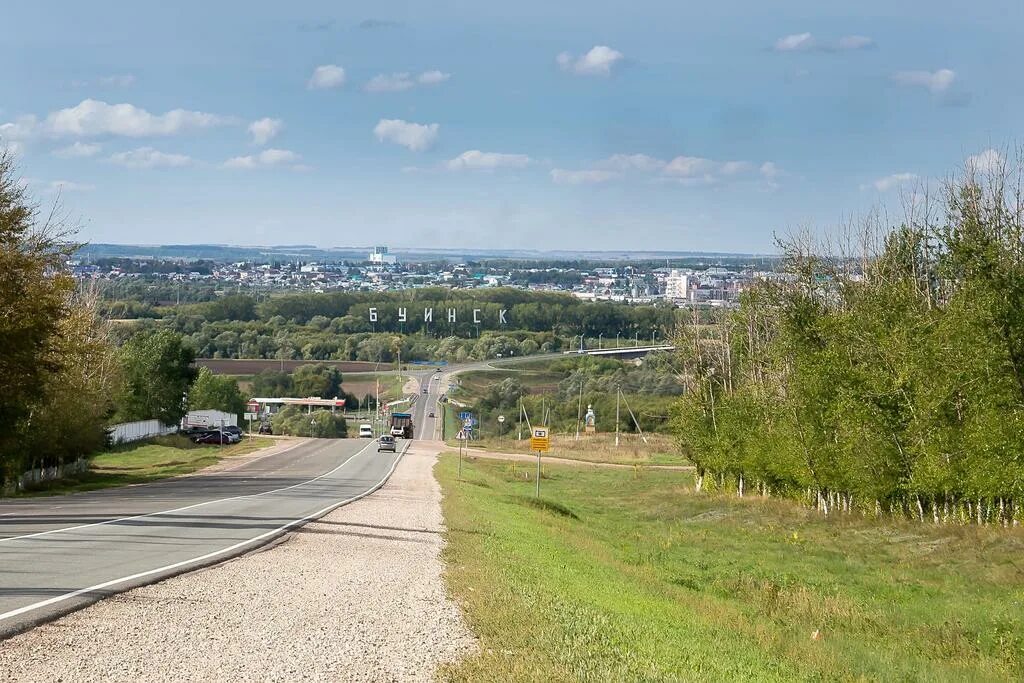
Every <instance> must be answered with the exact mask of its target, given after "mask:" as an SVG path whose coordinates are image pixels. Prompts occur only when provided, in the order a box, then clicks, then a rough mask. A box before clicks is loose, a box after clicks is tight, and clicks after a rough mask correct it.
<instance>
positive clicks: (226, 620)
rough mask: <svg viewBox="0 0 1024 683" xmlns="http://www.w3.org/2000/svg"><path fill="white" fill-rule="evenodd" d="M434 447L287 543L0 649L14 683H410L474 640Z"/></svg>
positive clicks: (1, 670)
mask: <svg viewBox="0 0 1024 683" xmlns="http://www.w3.org/2000/svg"><path fill="white" fill-rule="evenodd" d="M436 455H437V450H436V449H435V448H433V447H431V446H429V445H425V444H423V445H416V446H414V447H413V448H412V449H411V450H410V452H409V453H408V454H406V456H405V458H404V459H403V461H402V462H401V464H400V465H399V466H398V468H397V469H396V470H395V473H394V474H393V475H392V477H391V479H390V481H389V482H388V483H387V485H385V486H384V487H383V488H382V489H381V490H379V491H377V492H376V493H374V494H373V495H371V496H369V497H367V498H364V499H362V500H359V501H356V502H354V503H352V504H350V505H347V506H345V507H342V508H339V509H338V510H335V511H334V512H332V513H331V514H329V515H327V516H326V517H325V518H323V519H322V520H320V521H317V522H313V523H311V524H308V525H306V526H305V527H303V528H302V529H300V530H298V531H297V532H296V533H295V534H293V535H292V536H291V537H290V538H289V540H287V542H284V543H281V544H278V545H276V546H274V547H271V548H269V549H266V550H263V551H258V552H255V553H253V554H250V555H248V556H245V557H241V558H238V559H236V560H232V561H230V562H227V563H225V564H222V565H218V566H216V567H212V568H209V569H206V570H202V571H198V572H194V573H192V574H186V575H184V576H179V577H176V578H173V579H169V580H167V581H164V582H162V583H159V584H155V585H152V586H146V587H143V588H139V589H136V590H132V591H129V592H127V593H124V594H121V595H118V596H115V597H112V598H109V599H107V600H103V601H101V602H99V603H96V604H95V605H93V606H91V607H88V608H86V609H84V610H82V611H80V612H75V613H73V614H70V615H68V616H66V617H63V618H61V619H59V620H57V621H55V622H53V623H50V624H46V625H43V626H40V627H38V628H36V629H34V630H32V631H29V632H27V633H24V634H22V635H20V636H16V637H14V638H11V639H9V640H7V641H3V642H2V643H0V679H2V680H11V681H226V680H230V681H256V680H259V681H268V680H273V681H296V680H309V681H408V680H432V679H433V676H434V672H435V670H436V668H437V666H438V665H439V664H441V663H443V662H449V661H454V660H457V659H459V658H460V657H462V656H465V655H466V654H469V653H471V652H472V651H473V650H474V649H475V648H476V647H477V645H476V642H475V640H474V638H473V637H472V635H471V634H470V633H469V631H468V630H467V628H466V626H465V624H464V622H463V620H462V617H461V614H460V613H459V610H458V608H457V607H456V605H455V604H454V603H453V602H452V601H451V600H450V599H449V598H448V597H447V595H446V593H445V589H444V584H443V581H442V578H441V572H442V570H443V564H442V562H441V560H440V558H439V551H440V549H441V547H442V539H441V536H440V532H441V531H442V530H443V526H442V524H443V522H442V516H441V508H440V500H441V492H440V488H439V486H438V484H437V482H436V481H435V480H434V477H433V475H432V472H431V468H432V467H433V464H434V462H435V459H436Z"/></svg>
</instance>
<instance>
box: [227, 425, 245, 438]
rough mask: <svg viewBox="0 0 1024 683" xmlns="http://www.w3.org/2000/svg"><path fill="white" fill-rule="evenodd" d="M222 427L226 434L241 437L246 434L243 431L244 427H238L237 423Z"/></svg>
mask: <svg viewBox="0 0 1024 683" xmlns="http://www.w3.org/2000/svg"><path fill="white" fill-rule="evenodd" d="M222 429H223V430H224V433H225V434H235V435H237V436H238V438H239V439H241V438H242V437H243V436H245V432H243V431H242V428H241V427H236V426H235V425H224V427H223V428H222Z"/></svg>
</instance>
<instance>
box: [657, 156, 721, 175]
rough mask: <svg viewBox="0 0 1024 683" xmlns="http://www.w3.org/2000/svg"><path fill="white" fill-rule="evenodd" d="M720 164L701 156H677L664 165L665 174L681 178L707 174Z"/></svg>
mask: <svg viewBox="0 0 1024 683" xmlns="http://www.w3.org/2000/svg"><path fill="white" fill-rule="evenodd" d="M719 167H720V164H719V163H718V162H716V161H712V160H711V159H705V158H703V157H688V156H678V157H676V158H675V159H672V161H670V162H668V164H667V165H666V166H665V174H666V175H670V176H676V177H681V178H696V177H700V176H709V175H711V174H712V173H714V172H716V171H717V170H718V168H719Z"/></svg>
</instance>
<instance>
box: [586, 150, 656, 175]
mask: <svg viewBox="0 0 1024 683" xmlns="http://www.w3.org/2000/svg"><path fill="white" fill-rule="evenodd" d="M596 165H597V166H599V167H601V168H609V169H612V170H616V171H643V172H648V173H649V172H653V171H660V170H661V169H663V168H665V162H664V161H662V160H661V159H655V158H654V157H651V156H647V155H646V154H613V155H612V156H610V157H608V158H607V159H604V160H603V161H599V162H598V163H597V164H596Z"/></svg>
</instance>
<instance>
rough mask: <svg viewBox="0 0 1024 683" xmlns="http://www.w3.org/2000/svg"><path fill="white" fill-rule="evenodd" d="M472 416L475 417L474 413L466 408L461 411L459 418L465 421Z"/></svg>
mask: <svg viewBox="0 0 1024 683" xmlns="http://www.w3.org/2000/svg"><path fill="white" fill-rule="evenodd" d="M471 417H473V413H471V412H469V411H468V410H464V411H462V412H461V413H459V419H460V420H462V421H463V422H465V421H466V420H468V419H469V418H471Z"/></svg>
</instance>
